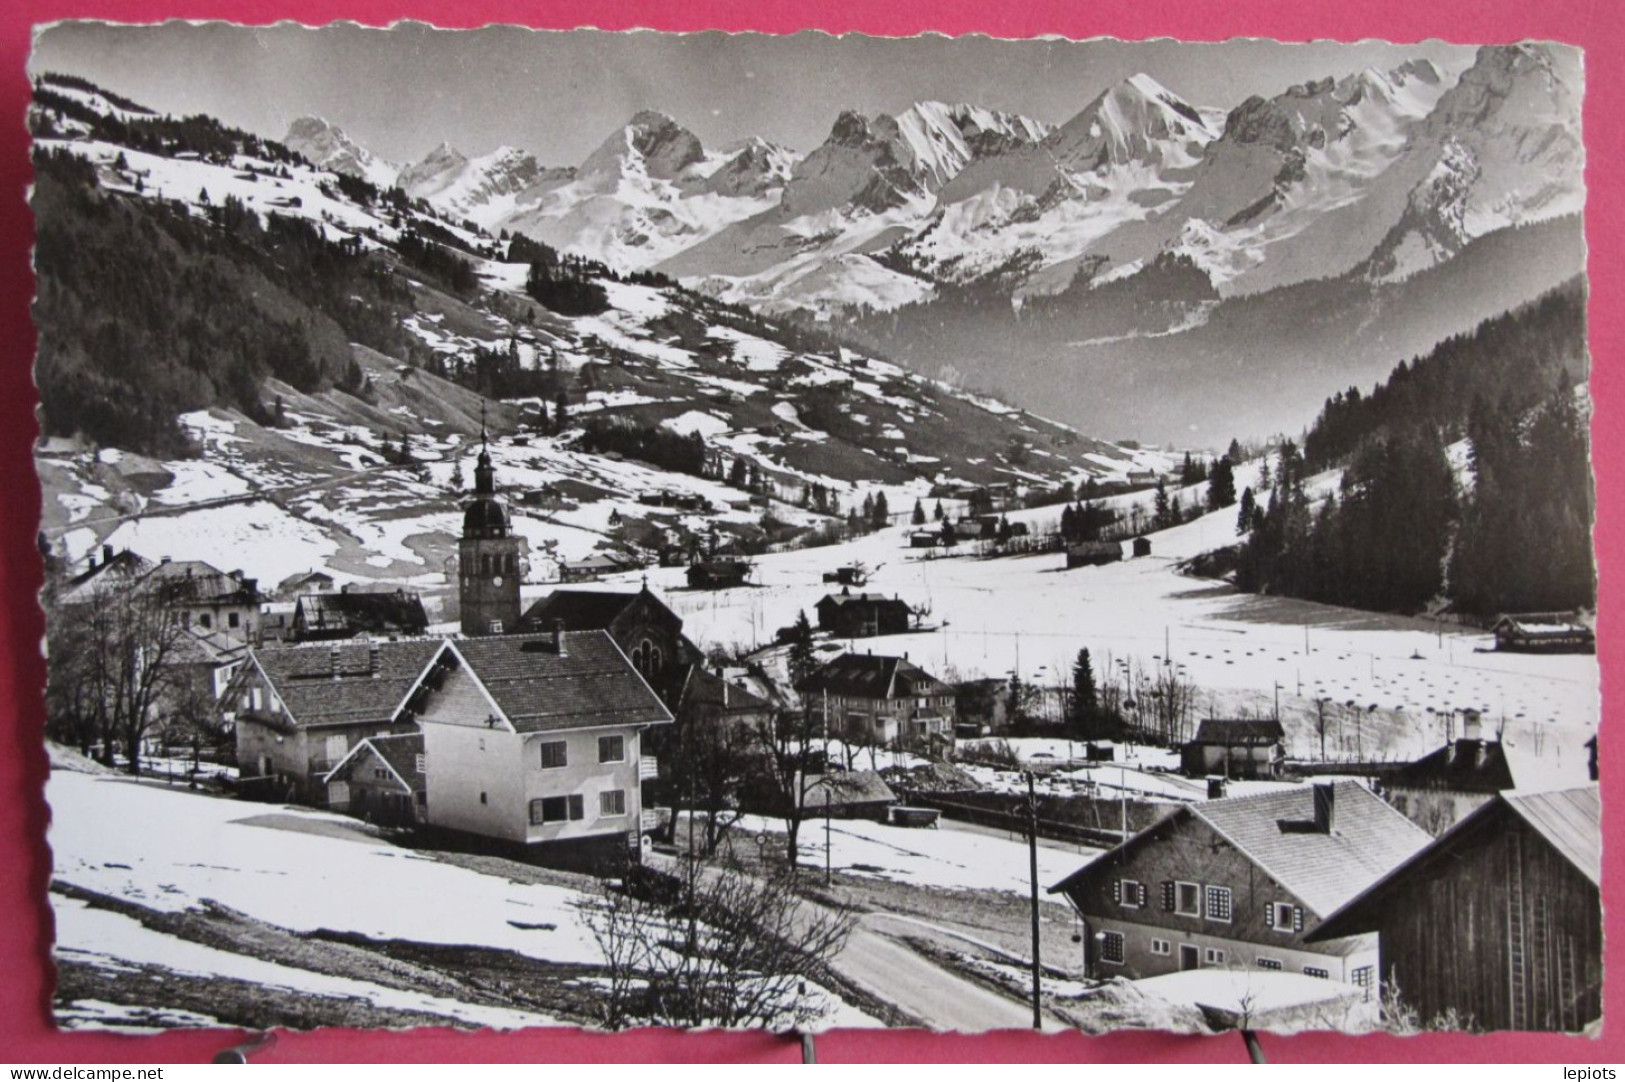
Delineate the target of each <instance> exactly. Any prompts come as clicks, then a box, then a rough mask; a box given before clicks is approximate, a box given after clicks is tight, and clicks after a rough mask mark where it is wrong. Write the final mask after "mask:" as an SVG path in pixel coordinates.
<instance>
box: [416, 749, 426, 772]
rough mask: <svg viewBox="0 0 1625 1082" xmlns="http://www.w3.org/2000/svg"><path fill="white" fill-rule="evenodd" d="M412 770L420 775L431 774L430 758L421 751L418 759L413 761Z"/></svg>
mask: <svg viewBox="0 0 1625 1082" xmlns="http://www.w3.org/2000/svg"><path fill="white" fill-rule="evenodd" d="M412 769H413V770H414V771H415V772H417V773H419V774H427V773H428V772H429V757H428V756H427V755H425V754H423V752H421V751H420V752H418V754H417V758H416V759H414V760H413V761H412Z"/></svg>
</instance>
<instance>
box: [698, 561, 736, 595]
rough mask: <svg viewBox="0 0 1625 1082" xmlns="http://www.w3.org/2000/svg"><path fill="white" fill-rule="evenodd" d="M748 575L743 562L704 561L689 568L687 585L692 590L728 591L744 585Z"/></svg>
mask: <svg viewBox="0 0 1625 1082" xmlns="http://www.w3.org/2000/svg"><path fill="white" fill-rule="evenodd" d="M749 574H750V564H748V563H746V562H745V561H744V560H705V561H703V562H701V563H697V564H691V565H690V566H689V569H688V585H689V588H690V589H693V590H730V589H733V588H734V587H736V586H743V585H745V578H746V576H748V575H749Z"/></svg>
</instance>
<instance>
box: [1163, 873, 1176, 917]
mask: <svg viewBox="0 0 1625 1082" xmlns="http://www.w3.org/2000/svg"><path fill="white" fill-rule="evenodd" d="M1162 911H1163V912H1164V913H1172V912H1173V911H1174V881H1173V880H1172V879H1164V880H1163V881H1162Z"/></svg>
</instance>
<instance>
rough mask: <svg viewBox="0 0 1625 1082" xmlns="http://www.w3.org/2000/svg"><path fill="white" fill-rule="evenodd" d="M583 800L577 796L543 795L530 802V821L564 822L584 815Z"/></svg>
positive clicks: (535, 822)
mask: <svg viewBox="0 0 1625 1082" xmlns="http://www.w3.org/2000/svg"><path fill="white" fill-rule="evenodd" d="M585 803H586V802H585V801H584V800H583V799H582V798H581V797H580V796H579V795H577V796H544V797H542V798H541V799H540V800H532V801H531V802H530V823H531V825H532V826H537V825H539V824H541V823H566V822H570V821H572V820H577V819H581V818H583V817H585V815H586V808H585Z"/></svg>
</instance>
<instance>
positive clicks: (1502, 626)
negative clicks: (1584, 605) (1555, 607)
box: [1491, 612, 1597, 654]
mask: <svg viewBox="0 0 1625 1082" xmlns="http://www.w3.org/2000/svg"><path fill="white" fill-rule="evenodd" d="M1491 630H1493V631H1494V632H1495V648H1496V649H1497V650H1504V651H1510V652H1513V653H1522V654H1595V653H1596V652H1597V636H1596V634H1595V633H1594V632H1593V631H1592V630H1591V629H1590V628H1589V627H1586V626H1585V625H1584V624H1582V623H1580V620H1579V617H1578V615H1577V614H1575V613H1572V612H1523V613H1507V614H1506V615H1504V616H1502V617H1501V618H1500V619H1498V620H1496V621H1495V623H1494V625H1493V626H1492V628H1491Z"/></svg>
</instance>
